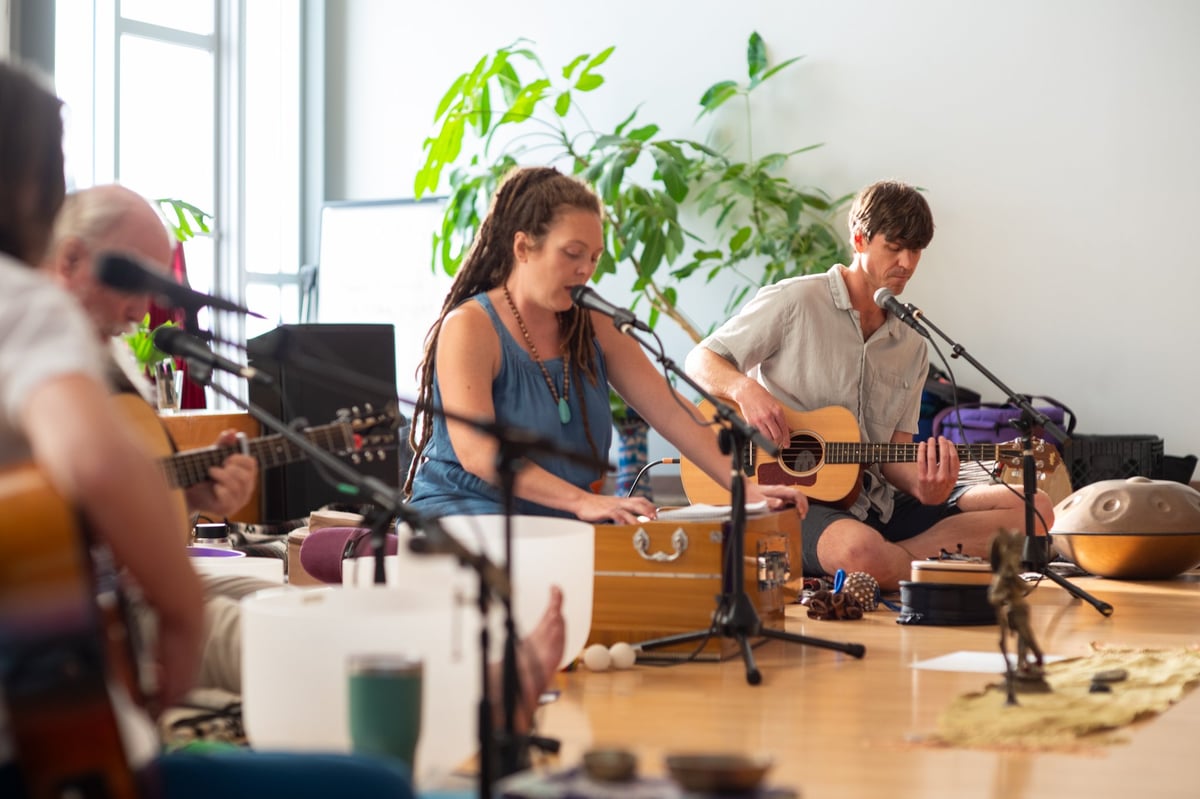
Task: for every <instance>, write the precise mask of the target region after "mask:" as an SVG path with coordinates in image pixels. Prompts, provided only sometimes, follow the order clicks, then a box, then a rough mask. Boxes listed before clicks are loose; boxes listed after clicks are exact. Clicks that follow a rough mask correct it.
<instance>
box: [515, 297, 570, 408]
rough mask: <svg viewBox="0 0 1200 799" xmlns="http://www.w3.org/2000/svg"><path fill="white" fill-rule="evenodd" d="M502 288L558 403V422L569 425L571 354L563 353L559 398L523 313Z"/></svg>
mask: <svg viewBox="0 0 1200 799" xmlns="http://www.w3.org/2000/svg"><path fill="white" fill-rule="evenodd" d="M502 288H503V289H504V299H505V301H506V302H507V303H508V309H509V310H510V311H512V315H513V318H515V319H516V320H517V327H519V328H521V335H522V336H524V337H525V344H526V345H527V346H528V347H529V354H530V355H532V356H533V362H534V363H536V364H537V365H538V368H539V369H541V370H542V377H544V378H546V386H547V387H548V388H549V389H550V396H552V397H554V401H555V402H556V403H558V420H559V421H560V422H562V423H563V424H567V423H568V422H570V421H571V407H570V406H569V405H568V404H567V397H569V396H571V354H570V353H569V352H567V351H566V350H564V351H563V387H562V396H559V393H558V390H557V389H556V388H555V387H554V381H553V380H552V379H551V378H550V372H549V371H548V370H547V369H546V364H544V363H542V358H541V356H540V355H538V351H537V347H535V346H534V345H533V339H532V338H530V336H529V330H528V329H526V327H525V320H524V319H522V318H521V313H520V311H518V310H517V306H516V303H514V302H513V299H512V295H511V294H509V293H508V286H502Z"/></svg>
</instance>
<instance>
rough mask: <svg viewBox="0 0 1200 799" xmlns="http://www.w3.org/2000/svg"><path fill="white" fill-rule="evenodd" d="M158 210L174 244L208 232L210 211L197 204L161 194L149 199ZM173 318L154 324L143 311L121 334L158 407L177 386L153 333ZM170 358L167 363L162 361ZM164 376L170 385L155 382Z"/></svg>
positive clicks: (173, 398) (173, 399) (170, 401)
mask: <svg viewBox="0 0 1200 799" xmlns="http://www.w3.org/2000/svg"><path fill="white" fill-rule="evenodd" d="M153 202H154V204H155V205H157V206H158V210H159V213H161V214H162V217H163V221H164V223H165V224H166V226H167V228H168V229H169V230H170V231H171V234H172V236H173V237H174V239H175V242H176V245H175V246H176V247H182V246H183V242H185V241H188V240H189V239H191V238H193V237H195V236H197V235H208V234H210V233H211V232H212V228H211V226H210V222H211V220H212V218H213V217H212V214H209V213H207V212H205V211H202V210H201V209H199V208H197V207H196V206H195V205H192V204H191V203H189V202H186V201H184V200H178V199H174V198H170V197H162V198H158V199H156V200H154V201H153ZM174 325H175V322H174V321H172V320H169V319H168V320H166V321H163V322H161V323H158V324H154V323H152V319H151V314H149V313H147V314H146V315H145V316H144V317H143V318H142V321H141V323H140V324H139V325H138V327H137V329H135V330H134V331H132V332H130V333H127V334H126V335H124V336H123V337H122V338H123V339H124V340H125V343H126V344H127V345H128V346H129V349H130V352H132V353H133V358H134V360H135V361H136V362H137V365H138V367H139V369H140V370H141V371H142V373H143V374H145V375H146V376H147V377H149V378H150V379H151V380H152V381H153V382H154V383H155V385H156V387H157V391H158V396H159V404H160V407H161V406H163V405H164V404H166V405H168V406H169V405H176V404H177V401H178V398H179V397H178V394H179V387H178V386H176V385H175V377H174V374H175V372H174V359H172V358H171V356H170V355H168V354H167V353H165V352H163V351H162V350H160V349H158V348H157V347H155V346H154V333H155V332H156V331H157V330H158V329H159V328H162V327H170V326H174ZM168 361H169V362H170V366H169V367H168V366H167V364H166V362H168ZM164 377H165V378H166V379H168V380H170V382H171V385H170V386H169V387H168V386H162V385H159V380H160V379H163V378H164Z"/></svg>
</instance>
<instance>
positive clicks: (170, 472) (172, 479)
mask: <svg viewBox="0 0 1200 799" xmlns="http://www.w3.org/2000/svg"><path fill="white" fill-rule="evenodd" d="M304 437H305V438H306V439H308V440H309V441H311V442H312V443H313V444H316V445H317V446H318V447H320V448H321V449H323V450H326V451H328V452H334V453H339V452H348V451H350V450H353V449H354V448H355V441H354V433H353V431H352V430H351V427H350V425H349V424H330V425H324V426H322V427H312V428H309V429H308V430H305V431H304ZM249 450H250V456H251V457H253V458H254V459H255V460H257V461H258V465H259V466H260V467H262V468H269V467H272V466H282V465H284V464H287V463H295V462H296V461H298V460H303V459H304V457H305V455H304V452H303V451H302V450H301V449H300V447H298V446H297V445H296V444H295V443H293V442H291V441H288V440H287V439H286V438H284V437H283V436H281V435H273V436H264V437H262V438H256V439H254V440H252V441H250V442H249ZM241 451H242V448H241V447H240V446H238V445H236V444H235V445H230V446H222V447H208V448H206V449H198V450H191V451H188V452H181V453H179V454H177V455H172V456H170V457H168V458H164V459H162V460H161V461H159V465H160V466H161V467H162V470H163V473H164V474H165V475H166V477H167V483H168V484H169V485H170V486H171V487H172V488H190V487H191V486H194V485H196V484H197V483H202V482H204V481H205V480H207V479H208V470H209V469H211V468H212V467H214V466H220V465H221V464H222V463H224V462H225V459H226V458H228V457H229V456H230V455H235V454H237V453H239V452H241Z"/></svg>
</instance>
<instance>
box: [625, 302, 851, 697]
mask: <svg viewBox="0 0 1200 799" xmlns="http://www.w3.org/2000/svg"><path fill="white" fill-rule="evenodd" d="M618 327H619V328H620V329H621V331H622V332H623V333H626V334H627V335H629V336H631V337H632V338H634V339H635V340H637V342H638V343H639V344H641V345H642V346H643V347H645V348H646V349H648V350H650V351H651V352H652V353H653V354H654V357H655V358H656V359H657V360H658V362H659V363H661V364H662V366H663V368H664V369H666V370H667V371H669V372H671V373H672V374H674V375H676V376H677V377H679V378H680V379H681V380H683V381H684V382H685V383H687V384H688V385H689V386H691V387H692V388H693V389H694V390H695V391H696V392H697V393H698V394H700V396H702V397H704V399H706V400H708V401H709V402H710V403H712V406H713V408H715V409H716V413H715V414H714V417H713V418H714V421H717V422H718V423H720V424H721V425H722V429H721V432H720V435H719V437H718V440H719V442H720V445H721V451H722V452H723V453H725V454H727V455H729V456H730V458H731V460H732V467H731V469H730V500H729V501H730V516H729V521H728V522H726V523H724V524H723V525H722V528H723V533H724V538H725V547H726V551H725V552H724V553H723V557H722V561H721V593H720V594H719V595H718V596H717V609H716V611H715V612H714V613H713V622H712V625H711V626H710V627H709V628H708V629H704V630H694V631H692V632H686V633H679V634H678V635H668V636H664V637H662V638H657V639H653V640H650V641H643V642H642V643H640V644H638V645H637V647H636V648H637V649H640V650H643V651H645V650H651V649H657V648H659V647H665V646H674V645H677V644H685V643H689V642H692V641H699V640H702V639H704V638H707V637H709V636H710V635H711V634H712V633H713V632H714V631H715V632H716V633H718V634H719V635H720V636H722V637H724V638H732V639H733V640H734V641H735V642H737V644H738V648H739V650H740V651H741V655H742V661H743V662H744V664H745V668H746V682H747V683H749V684H750V685H758V684H759V683H761V682H762V672H760V671H759V670H758V666H757V665H756V664H755V662H754V654H753V652H751V650H750V643H749V639H750V638H751V637H761V638H774V639H778V640H780V641H787V642H790V643H794V644H808V645H810V646H818V647H823V648H825V649H833V650H835V651H838V652H844V653H845V654H847V655H851V656H853V657H856V658H861V657H862V656H863V655H864V654H865V653H866V647H864V646H863V645H862V644H853V643H840V642H837V641H827V640H825V639H823V638H813V637H811V636H807V635H797V634H796V633H788V632H784V631H782V630H774V629H771V628H769V627H763V626H762V620H761V619H760V618H759V616H758V611H756V610H755V609H754V604H753V603H752V602H751V601H750V597H749V596H748V595H747V594H746V573H745V534H746V486H745V478H744V477H743V475H742V469H741V460H742V458H741V455H742V452H744V451H745V449H746V447H747V446H748V445H749V443H750V441H751V440H757V441H759V442H760V443H759V446H762V447H763V448H764V449H766V450H768V451H771V452H774V451H777V449H776V447H775V446H774V445H773V444H771V442H769V441H767V439H765V438H764V437H763V435H762V434H761V433H760V432H759V431H758V430H757V429H755V428H754V427H752V426H751V425H750V424H749V423H747V422H746V420H745V419H743V418H742V417H740V416H738V414H737V413H736V412H735V411H734V410H733V408H732V407H730V406H729V405H728V404H727V403H725V402H724V401H722V400H719V399H717V398H716V397H714V396H713V395H712V394H710V393H709V392H707V391H705V390H704V389H703V388H701V387H700V386H699V385H698V384H697V383H696V382H695V381H694V380H692V378H691V377H689V376H688V375H687V373H686V372H684V371H683V370H682V369H680V368H679V366H678V365H677V364H676V363H675V362H674V361H673V360H672V359H671V358H669V357H667V355H666V353H665V352H664V351H663V350H662V348H661V347H658V348H657V349H656V348H655V347H653V346H651V345H650V344H649V343H648V342H646V341H645V340H644V339H642V338H641V337H639V336H638V335H637V334H636V333H634V332H633V330H634V329H635V328H634V326H633V325H627V324H621V323H620V322H618Z"/></svg>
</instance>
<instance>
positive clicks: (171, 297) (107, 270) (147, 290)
mask: <svg viewBox="0 0 1200 799" xmlns="http://www.w3.org/2000/svg"><path fill="white" fill-rule="evenodd" d="M96 279H97V280H99V281H100V282H101V283H102V284H103V285H105V286H107V287H108V288H110V289H113V290H115V291H119V292H121V293H123V294H153V295H154V296H155V297H160V298H162V299H163V300H164V301H165V302H166V303H169V304H170V305H172V306H174V307H178V308H183V309H184V310H185V311H197V310H199V309H201V308H203V307H205V306H208V307H210V308H213V309H214V310H217V311H235V312H237V313H243V314H248V315H250V316H255V317H258V318H259V319H265V318H266V317H264V316H262V315H261V314H256V313H254V312H253V311H251V310H250V309H249V308H245V307H243V306H241V305H238V304H237V303H235V302H230V301H229V300H226V299H222V298H220V297H213V296H211V295H209V294H205V293H204V292H201V291H196V290H195V289H191V288H188V287H187V286H184V285H182V284H181V283H177V282H175V280H174V279H172V278H170V277H168V276H167V275H165V274H163V273H162V272H160V271H158V270H157V269H154V268H152V267H148V266H145V265H144V264H142V263H139V262H138V261H136V260H134V259H133V258H131V257H129V256H128V255H123V254H121V253H111V252H110V253H102V254H101V255H100V256H99V257H98V258H97V260H96ZM160 349H161V347H160Z"/></svg>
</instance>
